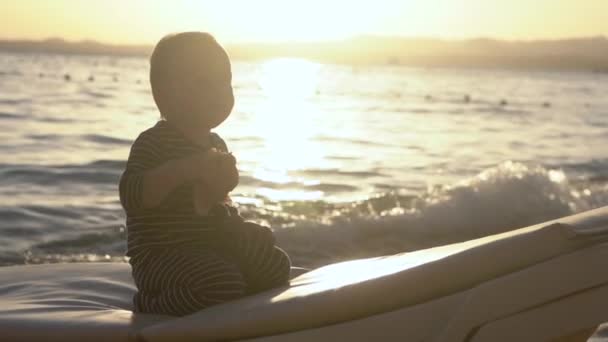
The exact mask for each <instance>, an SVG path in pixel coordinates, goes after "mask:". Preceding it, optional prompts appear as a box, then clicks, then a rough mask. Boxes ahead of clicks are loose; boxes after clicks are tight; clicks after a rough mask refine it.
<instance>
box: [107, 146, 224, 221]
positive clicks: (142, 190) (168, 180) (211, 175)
mask: <svg viewBox="0 0 608 342" xmlns="http://www.w3.org/2000/svg"><path fill="white" fill-rule="evenodd" d="M160 151H161V149H160V146H159V143H158V141H156V139H154V138H153V137H149V136H145V135H140V136H139V137H138V138H137V140H136V141H135V142H134V143H133V146H132V147H131V153H130V155H129V160H128V161H127V168H126V170H125V172H124V173H123V175H122V177H121V179H120V185H119V193H120V201H121V203H122V205H123V207H124V208H125V210H128V211H132V210H139V209H148V208H154V207H156V206H158V205H159V204H160V203H161V202H162V201H163V199H164V198H165V197H166V196H167V195H168V194H169V193H171V191H173V190H174V189H175V188H176V187H178V186H179V185H180V184H182V183H184V182H187V181H191V180H197V179H202V180H204V181H205V182H206V183H207V184H212V183H215V182H217V179H216V176H215V175H216V174H217V165H216V163H214V162H213V160H212V159H211V158H212V154H211V153H208V152H204V153H199V154H195V155H192V156H189V157H186V158H182V159H174V160H168V161H163V160H162V159H161V153H160Z"/></svg>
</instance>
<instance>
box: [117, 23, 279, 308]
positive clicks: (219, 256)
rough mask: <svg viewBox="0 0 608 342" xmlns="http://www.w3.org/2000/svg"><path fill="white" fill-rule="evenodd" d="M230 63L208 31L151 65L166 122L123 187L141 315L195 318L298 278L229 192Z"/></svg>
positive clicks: (132, 162) (140, 150) (159, 51)
mask: <svg viewBox="0 0 608 342" xmlns="http://www.w3.org/2000/svg"><path fill="white" fill-rule="evenodd" d="M231 82H232V72H231V67H230V61H229V59H228V55H227V54H226V52H225V51H224V49H223V48H222V47H221V46H220V45H219V44H218V43H217V42H216V41H215V39H214V38H213V37H212V36H211V35H209V34H207V33H201V32H186V33H179V34H175V35H170V36H167V37H165V38H163V39H162V40H161V41H160V42H159V43H158V44H157V45H156V47H155V49H154V52H153V53H152V57H151V59H150V83H151V86H152V93H153V96H154V101H155V102H156V105H157V107H158V109H159V111H160V114H161V118H162V120H161V121H159V122H158V123H157V124H156V125H154V126H153V127H151V128H149V129H148V130H146V131H144V132H142V133H141V134H140V135H139V137H138V138H137V139H136V140H135V142H134V143H133V146H132V147H131V153H130V155H129V160H128V161H127V166H126V170H125V172H124V173H123V175H122V177H121V179H120V187H119V192H120V200H121V203H122V205H123V207H124V209H125V211H126V214H127V232H128V245H127V247H128V251H127V256H129V257H130V260H129V262H130V264H131V266H132V269H133V278H134V280H135V285H136V286H137V289H138V292H137V294H136V295H135V297H134V299H133V302H134V306H135V311H136V312H146V313H156V314H167V315H176V316H181V315H186V314H190V313H193V312H195V311H198V310H200V309H203V308H205V307H208V306H210V305H214V304H218V303H222V302H226V301H229V300H233V299H237V298H239V297H242V296H244V295H247V294H252V293H256V292H259V291H263V290H266V289H270V288H273V287H277V286H281V285H285V284H286V283H287V282H288V279H289V272H290V266H291V265H290V261H289V258H288V256H287V254H285V252H284V251H282V250H281V249H279V248H278V247H276V246H275V241H274V236H273V234H272V231H271V230H270V229H269V228H266V227H263V226H259V225H256V224H254V223H250V222H245V221H244V220H243V219H242V218H241V217H240V216H239V214H238V211H237V210H236V208H235V207H233V206H232V204H231V202H230V198H229V196H228V193H229V192H230V191H231V190H233V189H234V188H235V187H236V185H237V184H238V171H237V168H236V159H235V158H234V157H233V156H232V154H230V153H228V149H227V147H226V144H225V143H224V141H223V140H222V139H221V138H220V137H219V136H218V135H217V134H215V133H212V132H211V129H213V128H215V127H217V126H218V125H219V124H221V123H222V122H223V121H224V120H225V119H226V118H227V117H228V116H229V115H230V112H231V111H232V107H233V105H234V96H233V93H232V84H231Z"/></svg>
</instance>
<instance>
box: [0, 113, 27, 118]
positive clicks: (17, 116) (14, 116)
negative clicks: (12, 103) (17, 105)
mask: <svg viewBox="0 0 608 342" xmlns="http://www.w3.org/2000/svg"><path fill="white" fill-rule="evenodd" d="M23 118H24V117H23V116H22V115H17V114H12V113H6V112H0V119H23Z"/></svg>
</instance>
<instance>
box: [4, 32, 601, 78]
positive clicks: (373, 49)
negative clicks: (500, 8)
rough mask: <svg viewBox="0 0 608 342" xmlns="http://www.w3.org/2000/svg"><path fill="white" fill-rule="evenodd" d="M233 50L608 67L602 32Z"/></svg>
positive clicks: (421, 62) (85, 48)
mask: <svg viewBox="0 0 608 342" xmlns="http://www.w3.org/2000/svg"><path fill="white" fill-rule="evenodd" d="M227 49H228V51H229V53H230V55H231V57H232V58H235V59H267V58H276V57H299V58H307V59H311V60H317V61H321V62H330V63H346V64H370V63H373V64H394V65H408V66H423V67H493V68H534V69H539V68H541V69H573V70H596V71H608V39H607V38H606V37H602V36H599V37H591V38H576V39H564V40H535V41H504V40H494V39H470V40H442V39H433V38H401V37H378V36H361V37H356V38H352V39H348V40H342V41H335V42H317V43H314V42H312V43H249V44H233V45H228V46H227ZM151 50H152V46H149V45H108V44H102V43H98V42H95V41H81V42H67V41H64V40H62V39H48V40H43V41H24V40H4V41H0V51H11V52H29V53H61V54H101V55H118V56H147V55H149V54H150V52H151Z"/></svg>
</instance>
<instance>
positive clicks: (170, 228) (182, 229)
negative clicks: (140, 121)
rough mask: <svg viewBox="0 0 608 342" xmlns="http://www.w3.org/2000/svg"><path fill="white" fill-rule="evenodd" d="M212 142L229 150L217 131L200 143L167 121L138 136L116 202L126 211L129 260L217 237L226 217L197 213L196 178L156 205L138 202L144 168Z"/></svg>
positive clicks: (200, 149) (232, 212)
mask: <svg viewBox="0 0 608 342" xmlns="http://www.w3.org/2000/svg"><path fill="white" fill-rule="evenodd" d="M211 147H215V148H216V149H218V150H219V151H223V152H228V148H227V147H226V143H225V142H224V141H223V140H222V138H220V137H219V136H218V135H217V134H215V133H211V146H209V147H201V146H199V145H196V144H194V143H192V142H191V141H189V140H187V139H186V138H185V137H184V136H183V135H182V134H181V133H180V132H179V131H177V130H176V129H175V128H174V127H172V126H171V125H170V124H169V123H167V122H166V121H159V122H158V123H157V124H156V125H154V126H153V127H151V128H149V129H148V130H146V131H144V132H142V133H141V134H140V135H139V136H138V137H137V139H136V140H135V142H134V143H133V146H132V147H131V152H130V154H129V159H128V161H127V166H126V170H125V171H124V173H123V174H122V177H121V178H120V185H119V193H120V202H121V204H122V206H123V208H124V209H125V212H126V214H127V224H126V225H127V256H129V257H131V261H132V262H133V261H135V260H134V259H137V258H138V257H140V256H143V255H147V254H148V253H150V251H151V250H153V249H156V248H165V247H170V246H176V245H179V246H188V245H193V244H194V245H197V246H200V245H201V244H202V245H205V244H209V243H212V242H213V241H214V240H215V238H216V237H217V230H218V227H219V226H220V225H221V224H222V223H223V222H224V220H225V219H226V216H225V215H214V214H210V215H207V216H203V215H199V214H197V213H196V209H195V204H194V182H186V183H183V184H181V185H179V186H178V187H177V188H175V189H174V190H173V191H172V192H171V193H169V194H168V195H167V196H166V197H165V198H164V199H163V200H162V202H161V203H160V205H158V206H157V207H154V208H147V209H146V208H144V207H143V205H142V193H143V192H142V185H143V174H144V172H145V171H147V170H150V169H153V168H156V167H158V166H160V165H162V164H164V163H165V162H167V161H169V160H172V159H179V158H184V157H187V156H190V155H192V154H194V153H201V152H204V151H205V150H207V149H208V148H211ZM224 208H225V209H226V210H227V211H228V212H229V213H230V215H232V216H236V217H238V211H237V210H236V208H234V207H232V206H228V205H224ZM239 218H240V217H239Z"/></svg>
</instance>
